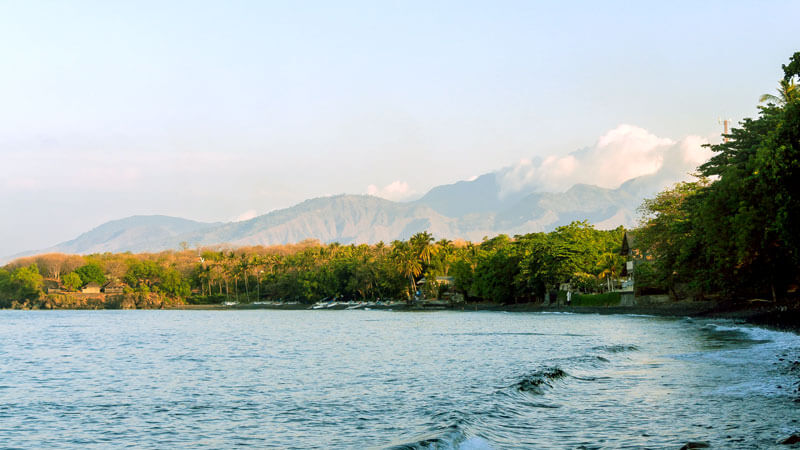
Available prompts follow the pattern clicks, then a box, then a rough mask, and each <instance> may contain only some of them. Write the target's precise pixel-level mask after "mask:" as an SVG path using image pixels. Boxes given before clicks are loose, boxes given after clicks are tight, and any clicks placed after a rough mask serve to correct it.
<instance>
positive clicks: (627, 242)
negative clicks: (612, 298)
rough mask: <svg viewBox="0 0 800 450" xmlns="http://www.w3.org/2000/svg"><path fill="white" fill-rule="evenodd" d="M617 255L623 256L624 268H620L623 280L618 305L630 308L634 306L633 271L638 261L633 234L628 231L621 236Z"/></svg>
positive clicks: (638, 254) (637, 251)
mask: <svg viewBox="0 0 800 450" xmlns="http://www.w3.org/2000/svg"><path fill="white" fill-rule="evenodd" d="M619 254H620V255H622V256H624V257H625V259H626V261H625V266H624V267H623V268H622V273H621V274H620V275H622V276H623V277H624V278H625V280H624V281H623V282H622V289H621V290H620V296H621V297H620V305H623V306H632V305H634V304H636V301H635V299H634V271H635V270H634V269H635V267H636V261H637V260H638V259H640V253H639V250H638V249H636V247H635V243H634V237H633V234H631V232H630V231H625V234H623V235H622V246H621V247H620V250H619Z"/></svg>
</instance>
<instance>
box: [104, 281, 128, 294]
mask: <svg viewBox="0 0 800 450" xmlns="http://www.w3.org/2000/svg"><path fill="white" fill-rule="evenodd" d="M100 290H101V291H102V292H103V293H105V294H122V292H123V291H124V290H125V283H120V282H119V281H109V282H108V283H106V284H104V285H103V288H102V289H100Z"/></svg>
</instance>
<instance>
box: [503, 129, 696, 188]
mask: <svg viewBox="0 0 800 450" xmlns="http://www.w3.org/2000/svg"><path fill="white" fill-rule="evenodd" d="M705 143H706V140H705V139H704V138H701V137H699V136H687V137H685V138H683V139H682V140H680V141H678V142H676V141H673V140H672V139H668V138H661V137H658V136H656V135H654V134H652V133H650V132H649V131H647V130H645V129H643V128H639V127H635V126H632V125H620V126H618V127H617V128H614V129H613V130H610V131H609V132H607V133H606V134H604V135H603V136H601V137H600V138H599V139H598V140H597V143H595V145H593V146H591V147H587V148H584V149H581V150H578V151H575V152H572V153H570V154H568V155H565V156H549V157H547V158H544V159H536V160H528V159H523V160H520V161H519V162H518V163H517V164H514V165H513V166H511V167H507V168H504V169H501V170H500V171H499V175H500V183H501V192H502V193H503V194H507V193H511V192H518V191H520V190H523V189H532V190H542V191H557V192H558V191H564V190H566V189H569V188H570V187H571V186H573V185H574V184H576V183H585V184H593V185H597V186H602V187H606V188H616V187H618V186H619V185H620V184H622V183H623V182H625V181H627V180H629V179H631V178H635V177H639V176H643V175H650V174H655V173H657V172H661V173H664V172H665V173H667V174H670V175H673V176H674V177H675V178H676V179H675V181H678V180H679V179H684V178H686V176H687V174H688V173H690V172H694V170H695V169H696V167H697V166H698V165H700V164H702V163H703V162H705V161H707V160H708V158H709V157H710V156H711V152H710V151H709V150H708V149H707V148H704V147H702V145H703V144H705Z"/></svg>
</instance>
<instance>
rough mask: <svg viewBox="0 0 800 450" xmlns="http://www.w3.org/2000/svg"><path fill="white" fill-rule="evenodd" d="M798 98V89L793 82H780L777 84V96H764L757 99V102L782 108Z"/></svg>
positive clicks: (799, 93) (799, 96)
mask: <svg viewBox="0 0 800 450" xmlns="http://www.w3.org/2000/svg"><path fill="white" fill-rule="evenodd" d="M798 98H800V89H798V87H797V85H796V84H795V83H794V80H781V81H780V82H779V83H778V95H772V94H764V95H762V96H761V97H760V98H759V99H758V102H759V103H772V104H775V105H778V106H783V105H786V104H787V103H789V102H792V101H795V100H797V99H798Z"/></svg>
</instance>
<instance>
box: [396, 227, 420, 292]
mask: <svg viewBox="0 0 800 450" xmlns="http://www.w3.org/2000/svg"><path fill="white" fill-rule="evenodd" d="M392 259H393V260H394V262H395V265H396V267H397V269H398V270H399V271H400V273H402V274H403V276H405V277H408V280H409V282H410V287H411V290H410V291H409V292H408V301H409V303H410V302H411V298H412V296H413V295H414V292H416V290H417V284H416V277H418V276H419V275H420V274H421V273H422V264H420V260H419V258H418V256H417V252H416V251H414V249H413V248H412V247H411V246H410V245H409V244H408V243H406V242H403V241H394V242H392Z"/></svg>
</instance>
